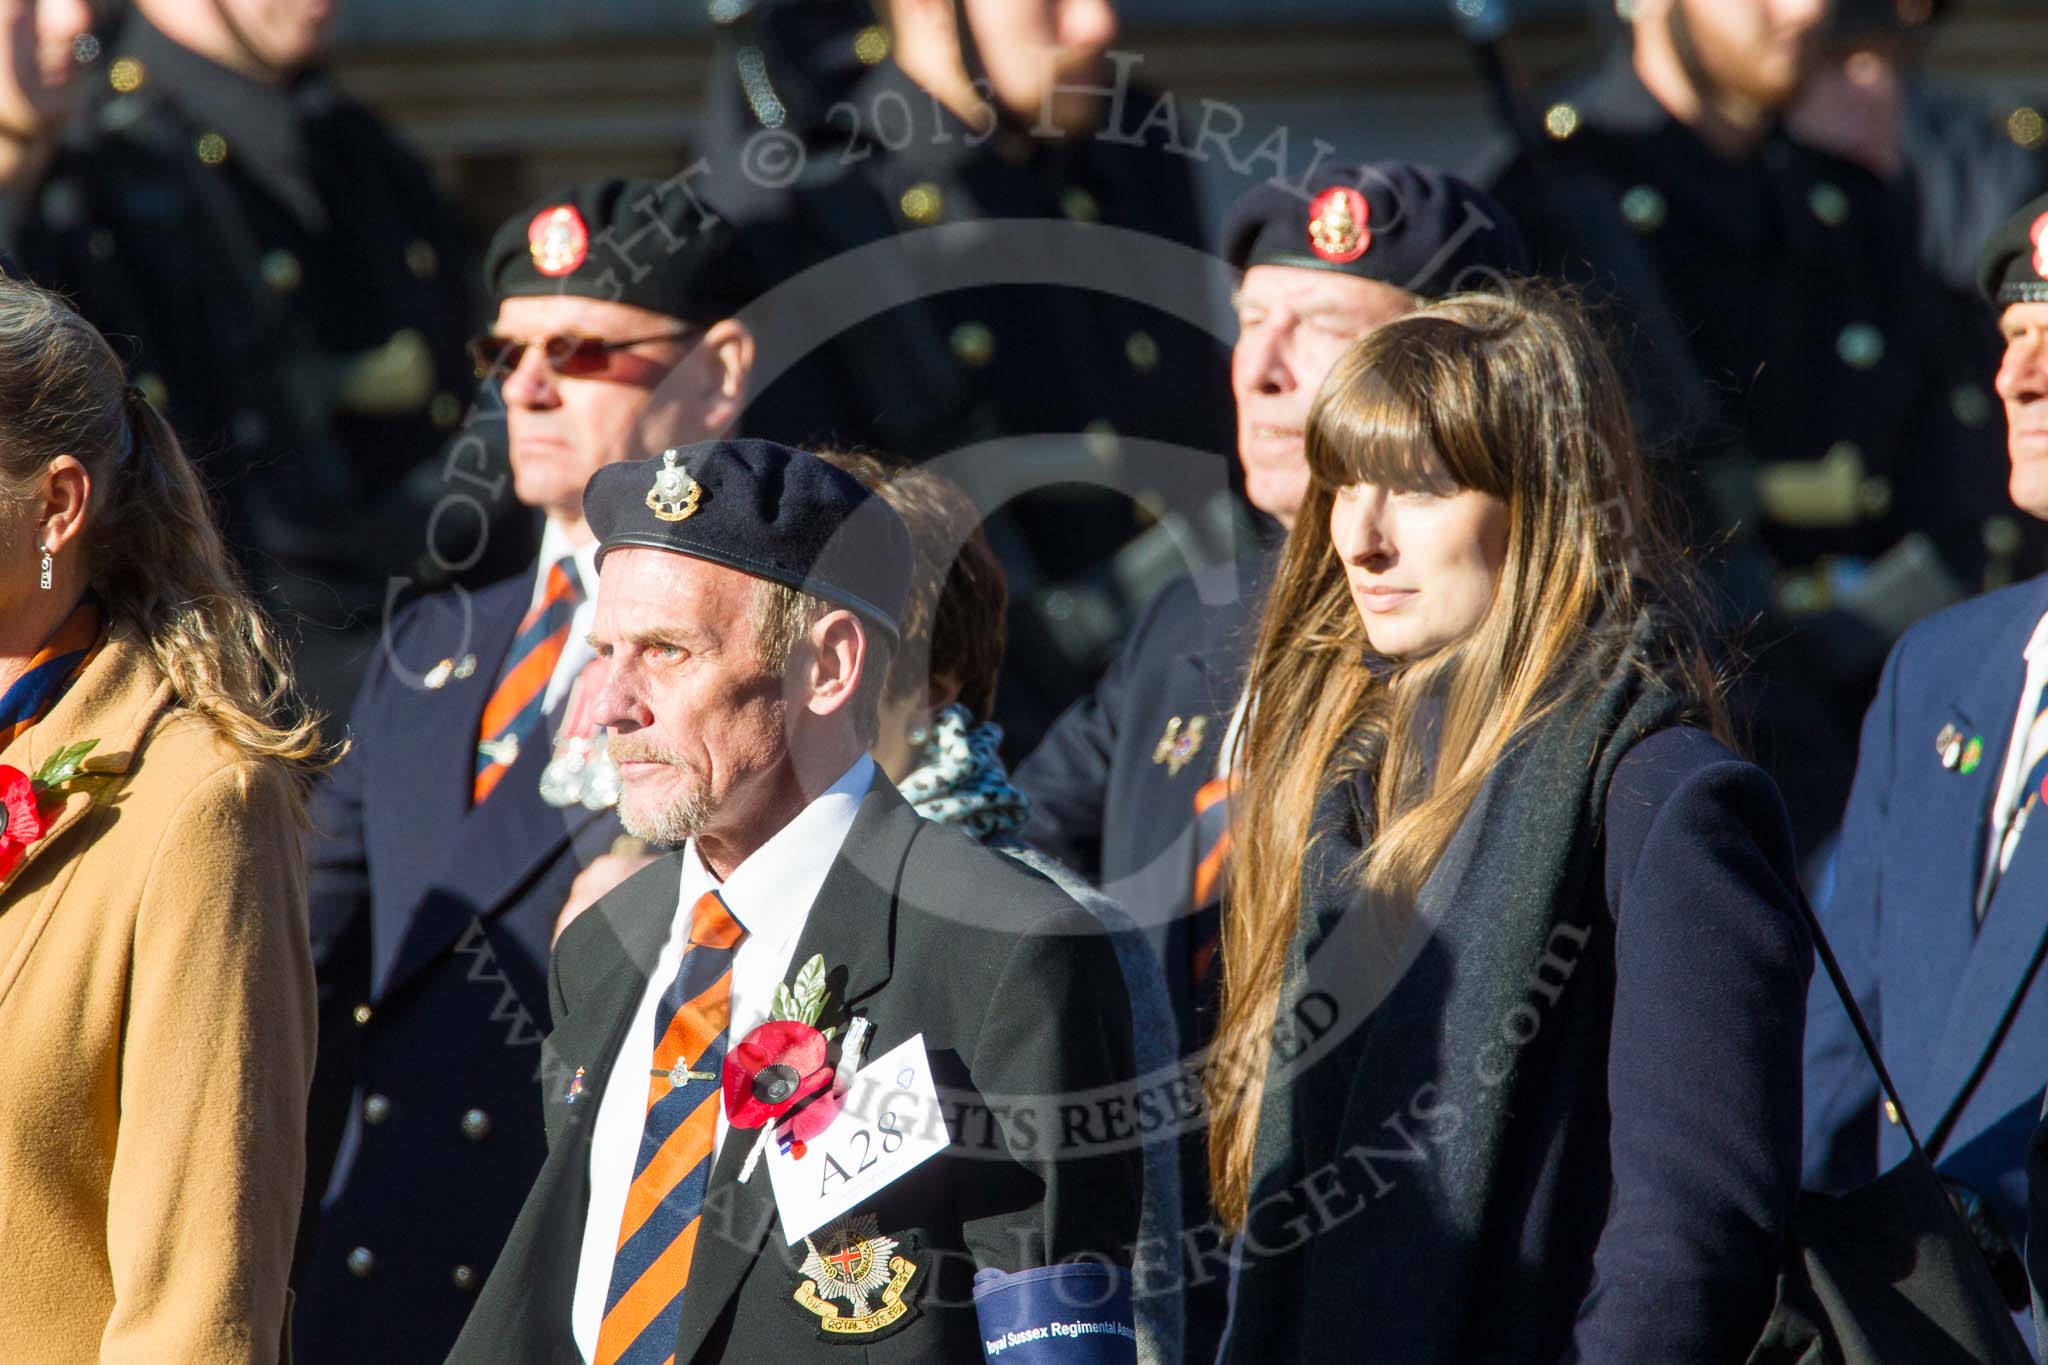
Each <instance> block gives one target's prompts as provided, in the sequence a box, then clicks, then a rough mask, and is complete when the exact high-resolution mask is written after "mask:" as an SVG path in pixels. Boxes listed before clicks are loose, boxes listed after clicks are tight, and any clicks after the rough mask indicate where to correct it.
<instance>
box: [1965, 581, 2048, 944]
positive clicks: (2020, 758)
mask: <svg viewBox="0 0 2048 1365" xmlns="http://www.w3.org/2000/svg"><path fill="white" fill-rule="evenodd" d="M2022 657H2023V658H2024V659H2025V660H2026V666H2027V672H2026V680H2025V681H2024V682H2022V683H2021V684H2020V704H2019V709H2018V711H2017V712H2016V713H2015V714H2014V716H2013V722H2012V732H2011V738H2010V739H2008V740H2007V741H2006V744H2005V765H2004V767H2003V768H2001V769H2000V770H1999V776H1998V791H1997V794H1996V795H1994V796H1993V797H1992V798H1991V821H1990V835H1989V841H1990V842H1989V846H1988V847H1987V848H1986V849H1985V850H1984V870H1983V873H1982V874H1981V875H1980V876H1979V877H1978V878H1977V919H1978V922H1979V923H1981V922H1982V921H1983V919H1984V912H1985V911H1986V910H1988V909H1990V908H1991V892H1992V890H1993V888H1995V887H1996V886H1997V885H1998V879H1999V877H2000V876H2001V875H2002V874H2003V873H2004V872H2005V869H2006V868H2007V867H2009V866H2010V865H2011V864H2012V855H2013V850H2014V849H2015V848H2017V847H2018V846H2019V841H2020V835H2021V834H2022V833H2023V832H2024V831H2025V830H2026V827H2027V821H2028V819H2029V817H2030V816H2031V815H2032V814H2033V812H2032V811H2031V810H2029V809H2028V807H2027V805H2026V800H2027V794H2026V793H2025V792H2023V791H2021V790H2020V784H2021V783H2022V782H2025V781H2026V780H2027V774H2028V773H2030V772H2032V771H2033V768H2034V764H2035V763H2036V762H2037V761H2039V759H2040V757H2041V754H2042V752H2043V751H2044V750H2048V708H2044V707H2043V706H2042V705H2041V690H2042V687H2043V685H2044V684H2048V616H2043V617H2042V618H2041V619H2040V620H2039V621H2038V622H2036V623H2035V625H2034V633H2033V634H2032V635H2031V636H2029V637H2028V638H2027V646H2026V650H2025V653H2024V654H2023V656H2022Z"/></svg>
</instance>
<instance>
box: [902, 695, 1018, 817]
mask: <svg viewBox="0 0 2048 1365" xmlns="http://www.w3.org/2000/svg"><path fill="white" fill-rule="evenodd" d="M1002 742H1003V729H1002V727H1001V726H1000V725H976V724H975V723H974V717H973V715H972V713H971V712H969V711H968V709H967V708H966V707H964V706H959V705H954V706H948V707H947V708H946V709H945V710H943V711H941V712H939V714H938V715H937V716H936V717H934V718H933V721H932V727H931V733H930V735H929V736H928V737H927V738H926V739H925V740H924V742H923V743H922V744H920V745H918V746H917V760H918V766H917V767H916V768H915V769H914V770H912V772H911V773H910V775H909V776H907V777H905V778H904V779H903V780H902V781H901V782H899V783H897V784H896V790H897V791H899V792H901V793H903V799H904V800H906V801H908V802H909V803H910V804H911V806H912V807H913V808H914V809H915V810H916V811H917V813H918V814H919V815H922V816H923V817H924V818H925V819H927V820H936V821H938V822H939V823H940V824H942V825H955V826H958V827H959V829H960V830H961V831H962V832H964V833H966V834H968V835H970V836H972V837H973V838H975V839H977V840H979V841H980V842H982V843H987V842H988V841H989V840H991V839H999V838H1001V837H1003V836H1004V835H1008V834H1015V833H1016V832H1017V831H1018V830H1020V829H1022V828H1023V827H1024V821H1025V820H1026V819H1028V818H1029V817H1030V815H1031V799H1030V798H1029V797H1027V796H1025V795H1024V793H1023V792H1020V791H1018V790H1017V789H1016V788H1015V787H1013V786H1011V785H1010V774H1009V772H1008V771H1007V770H1006V769H1004V767H1003V760H1002V759H1000V758H998V757H997V756H996V749H997V747H998V746H999V745H1001V744H1002Z"/></svg>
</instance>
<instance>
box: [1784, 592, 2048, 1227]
mask: <svg viewBox="0 0 2048 1365" xmlns="http://www.w3.org/2000/svg"><path fill="white" fill-rule="evenodd" d="M2044 611H2048V578H2035V579H2031V580H2029V581H2027V582H2025V583H2020V584H2016V585H2015V586H2013V587H2010V588H2006V589H2004V590H2002V591H2000V592H1995V593H1991V594H1989V595H1987V596H1984V597H1980V598H1977V599H1975V600H1973V601H1970V602H1966V603H1964V604H1963V605H1961V606H1958V607H1954V608H1952V609H1950V610H1948V611H1945V612H1943V613H1941V614H1940V615H1938V616H1935V617H1932V618H1930V619H1929V620H1927V621H1924V622H1922V623H1921V624H1920V625H1918V626H1916V627H1914V628H1913V629H1912V630H1911V631H1909V632H1908V633H1907V634H1906V635H1905V637H1904V638H1903V639H1901V640H1900V641H1899V643H1898V647H1897V648H1896V649H1894V650H1893V651H1892V655H1891V658H1890V660H1889V661H1888V662H1887V663H1886V665H1885V670H1884V678H1883V682H1882V684H1881V686H1880V687H1879V689H1878V694H1877V699H1876V700H1875V701H1874V702H1872V703H1871V706H1870V712H1869V714H1868V715H1867V716H1866V717H1865V718H1864V722H1863V743H1862V748H1861V750H1860V752H1859V753H1858V756H1857V763H1856V786H1855V789H1854V791H1853V793H1852V794H1851V796H1850V799H1849V809H1848V813H1847V815H1846V816H1845V817H1844V819H1843V823H1842V847H1841V853H1840V855H1839V859H1838V867H1837V871H1836V874H1835V877H1836V880H1835V887H1834V893H1833V895H1832V896H1831V897H1830V898H1829V899H1828V901H1827V902H1826V904H1825V905H1823V906H1822V908H1821V923H1822V926H1823V927H1824V928H1825V929H1826V931H1827V935H1828V941H1829V942H1830V943H1831V944H1832V945H1833V947H1834V950H1835V954H1836V956H1837V957H1839V958H1840V959H1841V963H1842V970H1843V972H1845V973H1846V974H1847V976H1848V978H1849V983H1850V987H1851V989H1852V990H1853V991H1854V992H1855V995H1856V999H1857V1003H1858V1006H1859V1007H1860V1008H1861V1009H1862V1011H1863V1014H1864V1016H1865V1018H1867V1019H1868V1020H1869V1021H1870V1026H1871V1028H1872V1029H1873V1030H1874V1031H1875V1032H1876V1034H1877V1041H1878V1045H1879V1047H1880V1048H1881V1049H1882V1051H1883V1054H1884V1059H1885V1066H1886V1068H1887V1069H1888V1070H1889V1071H1890V1072H1891V1075H1892V1080H1893V1081H1894V1083H1896V1084H1897V1086H1898V1088H1899V1094H1900V1096H1901V1098H1903V1099H1904V1100H1905V1103H1906V1110H1907V1113H1908V1115H1909V1116H1910V1117H1911V1119H1912V1121H1913V1124H1914V1127H1915V1130H1916V1131H1917V1132H1918V1133H1919V1134H1920V1137H1921V1139H1922V1141H1924V1142H1926V1144H1927V1146H1928V1155H1930V1156H1931V1157H1933V1158H1934V1163H1935V1167H1936V1169H1937V1170H1939V1171H1940V1172H1941V1173H1942V1174H1943V1175H1944V1176H1946V1177H1948V1178H1950V1179H1951V1180H1955V1181H1959V1182H1961V1183H1962V1184H1963V1185H1965V1186H1967V1187H1968V1188H1969V1189H1970V1190H1971V1191H1973V1192H1975V1194H1976V1195H1978V1196H1979V1197H1980V1198H1981V1199H1982V1201H1983V1204H1984V1206H1985V1208H1986V1209H1987V1210H1988V1211H1989V1212H1990V1214H1991V1215H1992V1217H1993V1218H1994V1220H1995V1222H1996V1224H1997V1226H1998V1228H1999V1229H2000V1230H2001V1231H2002V1232H2003V1234H2004V1236H2005V1237H2006V1238H2007V1239H2008V1241H2009V1243H2010V1245H2011V1247H2012V1248H2013V1249H2014V1251H2015V1252H2017V1251H2018V1250H2019V1248H2020V1247H2021V1245H2022V1239H2023V1238H2024V1236H2025V1234H2026V1227H2027V1223H2026V1217H2027V1215H2026V1210H2027V1180H2026V1171H2025V1160H2026V1153H2027V1149H2028V1141H2029V1138H2030V1136H2031V1134H2032V1133H2033V1130H2034V1126H2035V1123H2036V1121H2037V1120H2038V1119H2039V1117H2040V1112H2041V1095H2042V1084H2043V1080H2044V1078H2048V981H2044V980H2043V978H2042V974H2041V971H2040V966H2039V954H2040V951H2041V948H2042V945H2043V939H2044V938H2048V829H2044V828H2042V825H2043V821H2042V820H2041V818H2040V816H2041V812H2040V811H2039V810H2038V809H2037V810H2035V811H2034V812H2033V813H2032V814H2033V817H2034V818H2033V821H2032V823H2031V824H2029V825H2028V827H2027V829H2026V831H2025V832H2024V833H2023V834H2022V835H2021V837H2020V840H2019V843H2018V845H2017V847H2016V848H2015V850H2014V853H2013V856H2012V861H2011V863H2010V864H2009V865H2008V866H2007V868H2006V870H2005V872H2004V873H2003V874H2001V875H2000V877H1999V879H1998V882H1997V884H1996V886H1995V888H1994V890H1993V892H1992V896H1991V900H1990V904H1989V906H1988V907H1987V908H1986V910H1985V914H1984V919H1983V922H1982V923H1981V924H1980V923H1979V922H1978V920H1977V915H1976V896H1977V884H1978V877H1979V874H1980V873H1981V871H1982V870H1983V868H1984V865H1985V861H1986V859H1987V857H1988V856H1989V854H1988V848H1987V845H1988V841H1989V838H1990V834H1989V831H1990V828H1991V824H1990V821H1991V802H1992V799H1993V797H1994V796H1995V795H1996V793H1997V791H1998V784H1999V778H2000V775H2001V774H2002V772H2003V771H2004V767H2005V751H2006V747H2007V745H2008V743H2009V742H2010V735H2011V731H2012V725H2013V717H2014V714H2015V712H2016V711H2017V710H2018V708H2019V698H2020V688H2021V685H2022V683H2023V681H2024V679H2025V672H2026V668H2025V663H2024V662H2023V660H2022V658H2021V651H2022V649H2024V648H2025V646H2026V643H2027V640H2028V638H2029V636H2031V635H2032V633H2033V630H2034V626H2035V623H2036V622H2037V621H2039V620H2040V619H2041V614H2042V613H2043V612H2044ZM1944 727H1954V729H1955V731H1956V732H1957V735H1958V736H1959V737H1961V738H1962V739H1964V740H1965V741H1966V742H1968V743H1976V744H1978V746H1979V754H1978V756H1977V757H1976V759H1975V760H1974V761H1972V762H1971V763H1970V770H1969V771H1967V772H1965V771H1964V770H1963V761H1962V760H1958V761H1957V762H1956V763H1955V764H1954V766H1951V767H1945V766H1944V765H1943V761H1942V752H1941V751H1942V748H1943V742H1942V741H1943V740H1944V739H1945V738H1946V737H1945V736H1943V730H1944ZM1964 752H1965V753H1968V752H1969V750H1968V749H1967V748H1966V749H1965V750H1964ZM1816 981H1817V984H1816V986H1815V988H1814V994H1813V998H1812V1001H1811V1002H1810V1005H1809V1010H1810V1017H1809V1021H1808V1024H1807V1034H1806V1173H1807V1179H1808V1181H1809V1183H1811V1184H1814V1185H1816V1186H1818V1187H1820V1188H1826V1189H1841V1188H1849V1187H1853V1186H1855V1185H1857V1184H1860V1183H1862V1182H1864V1181H1867V1180H1870V1179H1872V1178H1874V1177H1875V1176H1876V1174H1877V1173H1878V1172H1879V1171H1883V1170H1887V1169H1889V1168H1890V1167H1891V1166H1893V1165H1894V1164H1896V1163H1897V1162H1898V1161H1899V1160H1900V1159H1901V1158H1903V1157H1904V1156H1905V1154H1906V1150H1907V1143H1906V1136H1905V1131H1904V1130H1903V1129H1902V1128H1900V1127H1899V1126H1898V1125H1897V1124H1895V1123H1892V1122H1889V1121H1888V1120H1887V1117H1886V1116H1885V1115H1883V1114H1881V1112H1880V1104H1879V1095H1878V1085H1877V1078H1876V1076H1875V1075H1874V1074H1872V1071H1871V1068H1870V1064H1869V1062H1868V1061H1866V1060H1865V1058H1864V1055H1863V1051H1862V1049H1861V1048H1860V1047H1859V1046H1858V1044H1857V1041H1856V1034H1855V1031H1854V1029H1853V1027H1852V1026H1851V1024H1850V1023H1849V1019H1848V1016H1847V1013H1846V1011H1844V1010H1843V1009H1842V1007H1841V1005H1840V1004H1839V1003H1838V1002H1837V1001H1836V1000H1835V998H1834V996H1833V994H1832V993H1831V992H1830V991H1828V990H1827V988H1826V986H1827V983H1826V982H1825V981H1824V980H1820V979H1819V978H1816ZM2008 1015H2010V1019H2008V1017H2007V1016H2008Z"/></svg>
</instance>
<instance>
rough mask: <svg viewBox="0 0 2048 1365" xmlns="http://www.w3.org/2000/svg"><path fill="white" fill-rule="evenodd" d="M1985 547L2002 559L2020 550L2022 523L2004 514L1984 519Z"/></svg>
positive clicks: (1982, 532)
mask: <svg viewBox="0 0 2048 1365" xmlns="http://www.w3.org/2000/svg"><path fill="white" fill-rule="evenodd" d="M1980 534H1981V535H1982V536H1983V537H1984V548H1985V550H1987V551H1988V552H1990V553H1991V554H1993V555H1996V556H1997V557H1998V558H2000V559H2004V558H2006V557H2008V556H2010V555H2016V554H2018V553H2019V552H2020V524H2019V523H2018V522H2016V521H2014V520H2013V519H2012V518H2011V517H2008V516H2005V515H2003V514H2000V515H1997V516H1990V517H1986V518H1985V519H1984V529H1983V530H1982V531H1981V532H1980Z"/></svg>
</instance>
